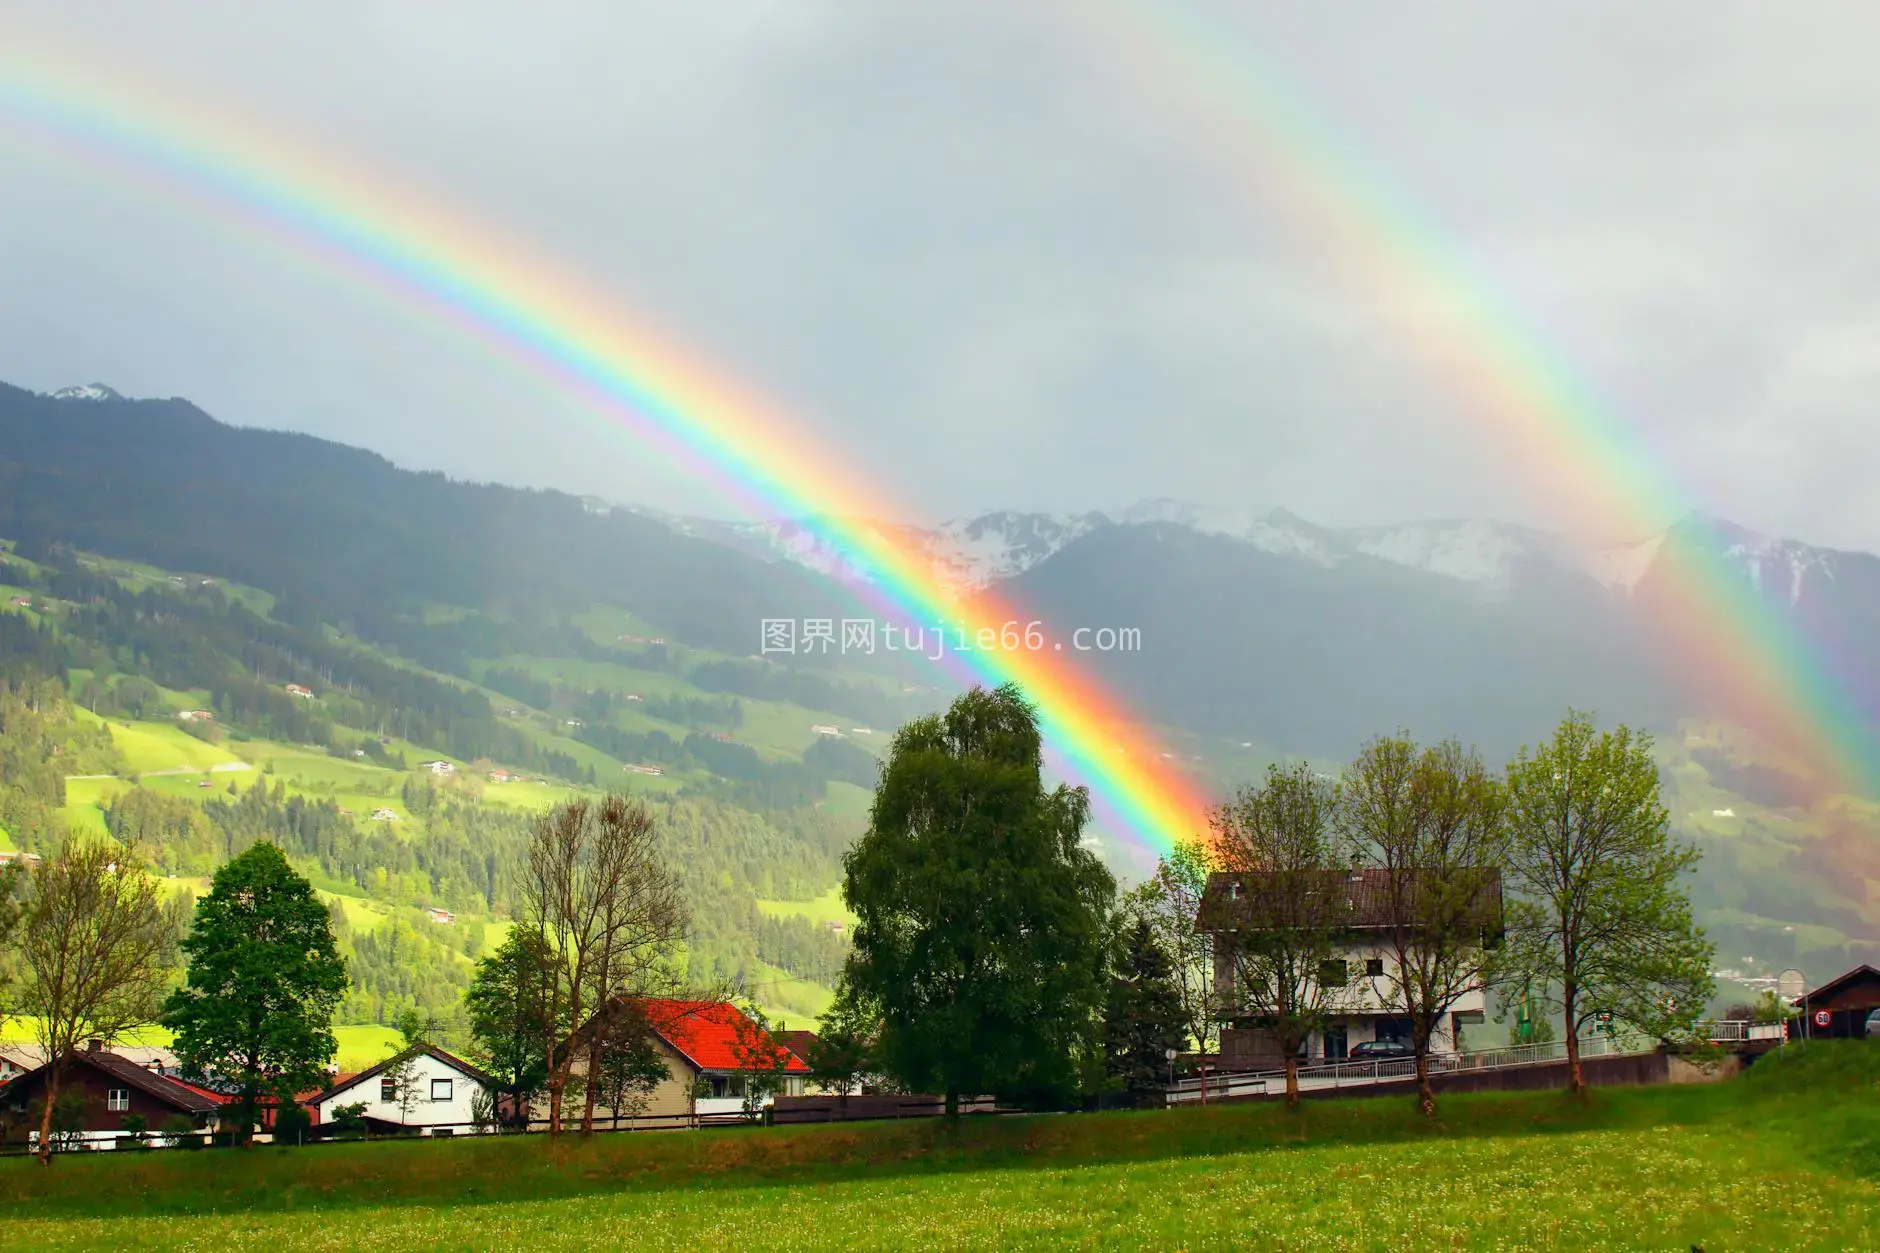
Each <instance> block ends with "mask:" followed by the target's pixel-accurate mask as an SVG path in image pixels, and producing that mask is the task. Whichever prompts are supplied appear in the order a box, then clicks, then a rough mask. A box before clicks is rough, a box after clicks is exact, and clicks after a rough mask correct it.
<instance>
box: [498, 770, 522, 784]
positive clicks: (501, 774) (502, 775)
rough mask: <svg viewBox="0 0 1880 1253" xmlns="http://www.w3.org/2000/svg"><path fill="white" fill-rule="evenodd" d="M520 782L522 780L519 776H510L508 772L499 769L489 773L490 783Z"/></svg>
mask: <svg viewBox="0 0 1880 1253" xmlns="http://www.w3.org/2000/svg"><path fill="white" fill-rule="evenodd" d="M521 780H522V776H521V775H519V774H511V773H509V771H507V770H503V769H501V768H498V769H496V770H492V771H490V782H491V783H519V782H521Z"/></svg>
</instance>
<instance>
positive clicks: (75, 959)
mask: <svg viewBox="0 0 1880 1253" xmlns="http://www.w3.org/2000/svg"><path fill="white" fill-rule="evenodd" d="M179 922H180V918H179V917H178V916H176V915H174V914H173V913H171V912H170V911H168V910H166V909H165V908H164V905H163V897H162V893H161V892H160V891H159V890H158V887H157V884H156V881H155V880H153V879H152V878H151V877H150V876H149V875H148V874H146V873H145V871H144V865H143V863H142V861H140V860H139V859H138V857H137V855H136V853H135V852H134V851H133V850H131V849H128V848H125V847H123V846H121V845H118V844H116V843H113V842H108V841H106V842H99V841H80V840H77V839H67V840H66V842H65V844H64V845H63V846H62V847H61V848H60V850H59V854H58V856H56V857H54V858H53V859H52V860H51V861H49V862H47V863H46V864H45V865H43V866H41V867H40V868H39V869H38V870H36V871H35V872H34V873H33V875H32V882H31V894H30V896H29V897H28V898H27V903H26V907H25V912H24V916H23V918H22V919H21V922H20V924H19V925H20V929H21V932H22V934H21V936H20V950H21V952H20V957H21V965H22V966H24V968H25V974H26V986H25V990H24V993H23V995H22V996H21V998H20V1007H21V1008H22V1009H23V1010H24V1011H25V1012H26V1015H27V1016H28V1017H29V1018H31V1019H32V1020H33V1023H34V1033H35V1034H36V1035H37V1036H38V1038H39V1047H40V1050H41V1052H42V1054H43V1055H44V1057H45V1059H46V1085H45V1093H44V1099H43V1102H42V1105H41V1110H40V1122H39V1156H40V1160H41V1161H44V1162H48V1163H49V1162H50V1161H51V1160H52V1147H53V1125H52V1123H53V1119H54V1117H55V1116H56V1114H57V1111H58V1109H59V1108H60V1102H59V1087H60V1081H61V1080H62V1078H63V1077H64V1073H65V1068H66V1067H67V1066H68V1065H69V1064H70V1062H71V1059H72V1055H73V1054H74V1053H76V1052H77V1051H78V1050H79V1048H80V1047H81V1046H82V1045H83V1044H84V1043H85V1041H87V1040H91V1039H99V1040H103V1041H105V1042H106V1043H110V1042H111V1041H112V1040H115V1039H117V1038H118V1037H119V1036H121V1035H123V1034H124V1033H125V1032H126V1031H129V1030H130V1029H131V1028H133V1027H140V1026H143V1025H144V1024H146V1023H148V1022H150V1021H151V1019H152V1018H154V1017H155V1016H156V1012H157V1002H158V999H159V997H160V995H161V994H162V991H163V985H164V983H165V981H166V980H167V979H168V977H169V971H170V964H171V961H172V959H173V958H174V956H175V943H176V932H177V924H178V923H179Z"/></svg>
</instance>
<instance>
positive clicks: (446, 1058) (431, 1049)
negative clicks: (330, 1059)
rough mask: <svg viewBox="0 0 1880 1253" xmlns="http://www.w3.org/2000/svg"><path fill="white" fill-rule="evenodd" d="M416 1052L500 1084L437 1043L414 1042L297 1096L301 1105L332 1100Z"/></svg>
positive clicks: (489, 1083)
mask: <svg viewBox="0 0 1880 1253" xmlns="http://www.w3.org/2000/svg"><path fill="white" fill-rule="evenodd" d="M416 1053H425V1054H428V1055H430V1056H432V1057H435V1058H436V1059H437V1060H438V1061H440V1062H443V1063H444V1064H445V1065H446V1066H449V1067H450V1068H451V1069H453V1070H455V1071H457V1073H459V1074H461V1075H463V1076H465V1077H466V1078H470V1079H475V1080H476V1081H477V1082H478V1083H480V1084H482V1085H483V1086H484V1087H486V1088H490V1089H495V1088H498V1087H500V1086H501V1085H500V1084H498V1083H497V1082H496V1080H494V1079H492V1078H490V1077H489V1076H488V1075H486V1074H484V1073H483V1072H482V1071H480V1070H478V1069H477V1068H476V1067H475V1066H472V1065H471V1064H470V1063H469V1062H467V1061H465V1060H463V1059H462V1058H461V1057H457V1056H454V1055H453V1054H450V1053H446V1052H445V1051H444V1050H443V1049H441V1048H439V1047H437V1045H435V1044H414V1045H412V1046H411V1047H410V1048H406V1049H400V1050H399V1051H398V1052H396V1053H393V1054H392V1055H391V1056H390V1057H388V1058H386V1059H385V1060H384V1061H382V1062H380V1063H379V1064H378V1065H376V1066H372V1067H369V1068H367V1069H365V1070H362V1071H360V1072H359V1073H358V1074H356V1075H348V1076H345V1077H343V1078H341V1079H340V1080H339V1081H338V1082H336V1083H335V1084H334V1085H333V1086H332V1087H330V1088H328V1089H327V1090H326V1091H324V1092H315V1093H313V1094H311V1095H309V1096H305V1097H301V1098H299V1100H300V1102H301V1103H302V1104H303V1105H315V1104H325V1103H326V1102H327V1101H330V1100H332V1099H333V1098H334V1097H336V1096H338V1095H339V1094H340V1093H342V1092H346V1091H349V1090H350V1089H352V1088H355V1087H358V1086H359V1085H360V1084H362V1083H364V1082H365V1081H366V1080H368V1079H373V1078H376V1077H377V1076H378V1075H379V1073H380V1072H382V1071H383V1070H384V1069H385V1068H386V1067H387V1066H390V1065H392V1064H394V1063H395V1062H399V1061H402V1060H404V1059H405V1058H407V1057H410V1056H412V1055H413V1054H416Z"/></svg>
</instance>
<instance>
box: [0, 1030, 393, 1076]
mask: <svg viewBox="0 0 1880 1253" xmlns="http://www.w3.org/2000/svg"><path fill="white" fill-rule="evenodd" d="M333 1035H334V1037H335V1038H336V1039H337V1040H338V1042H339V1054H338V1055H337V1056H336V1057H335V1058H334V1064H335V1065H336V1066H338V1067H339V1068H340V1069H341V1070H342V1071H357V1070H364V1069H365V1068H366V1067H368V1066H371V1065H374V1064H375V1063H377V1062H380V1061H383V1060H384V1059H385V1057H386V1056H387V1055H388V1054H390V1053H392V1052H394V1051H396V1050H397V1049H398V1048H399V1046H400V1045H402V1044H403V1043H404V1037H402V1036H400V1035H399V1034H398V1032H397V1031H395V1030H393V1029H392V1028H390V1027H381V1026H377V1025H375V1024H371V1023H366V1024H362V1025H357V1026H338V1027H334V1028H333ZM171 1039H172V1037H171V1035H170V1033H169V1032H168V1031H165V1030H164V1029H163V1028H162V1027H144V1028H141V1029H140V1030H137V1031H134V1032H132V1033H131V1034H130V1035H128V1036H126V1037H125V1038H124V1039H123V1040H121V1041H120V1043H121V1044H125V1045H129V1046H131V1047H135V1048H168V1047H169V1045H170V1041H171ZM32 1043H33V1024H32V1022H31V1021H29V1020H28V1019H25V1018H17V1017H15V1018H0V1049H4V1048H7V1047H9V1046H11V1047H19V1046H22V1045H31V1044H32Z"/></svg>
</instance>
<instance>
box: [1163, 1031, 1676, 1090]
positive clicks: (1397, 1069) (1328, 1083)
mask: <svg viewBox="0 0 1880 1253" xmlns="http://www.w3.org/2000/svg"><path fill="white" fill-rule="evenodd" d="M1656 1047H1657V1042H1656V1041H1653V1040H1648V1039H1647V1038H1646V1037H1644V1036H1637V1035H1626V1036H1607V1035H1597V1036H1588V1037H1587V1038H1586V1039H1584V1040H1581V1041H1580V1056H1581V1057H1619V1056H1626V1055H1630V1054H1637V1053H1649V1052H1651V1051H1652V1049H1654V1048H1656ZM1566 1055H1567V1045H1566V1041H1564V1040H1550V1041H1548V1042H1546V1043H1544V1044H1518V1045H1513V1046H1510V1047H1508V1048H1499V1049H1482V1050H1480V1051H1477V1052H1470V1053H1432V1054H1431V1055H1430V1059H1429V1063H1430V1073H1431V1074H1456V1073H1461V1072H1473V1071H1482V1070H1504V1069H1507V1068H1508V1067H1511V1066H1534V1065H1539V1064H1541V1063H1543V1062H1553V1061H1560V1060H1562V1059H1563V1058H1565V1057H1566ZM1416 1073H1417V1066H1416V1059H1415V1058H1411V1057H1401V1058H1390V1059H1388V1060H1382V1059H1380V1060H1378V1061H1374V1062H1368V1061H1342V1062H1321V1063H1317V1064H1314V1065H1307V1066H1301V1067H1299V1069H1298V1070H1297V1072H1296V1074H1297V1077H1298V1081H1299V1087H1300V1090H1301V1091H1318V1090H1320V1089H1324V1088H1334V1089H1336V1088H1353V1087H1370V1086H1372V1085H1374V1084H1378V1083H1389V1082H1391V1081H1394V1080H1400V1079H1409V1078H1414V1077H1415V1075H1416ZM1285 1087H1286V1072H1285V1071H1284V1070H1257V1071H1239V1072H1228V1073H1220V1072H1217V1073H1213V1074H1210V1075H1208V1076H1207V1095H1208V1096H1209V1097H1210V1098H1219V1097H1226V1096H1263V1095H1265V1094H1266V1093H1267V1092H1269V1091H1283V1090H1284V1089H1285ZM1201 1089H1202V1080H1201V1079H1200V1078H1199V1077H1197V1078H1192V1079H1182V1080H1179V1081H1178V1082H1177V1083H1176V1084H1175V1085H1174V1086H1173V1087H1171V1088H1170V1089H1169V1092H1168V1102H1169V1104H1171V1105H1175V1104H1186V1103H1187V1102H1190V1101H1199V1100H1201Z"/></svg>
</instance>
